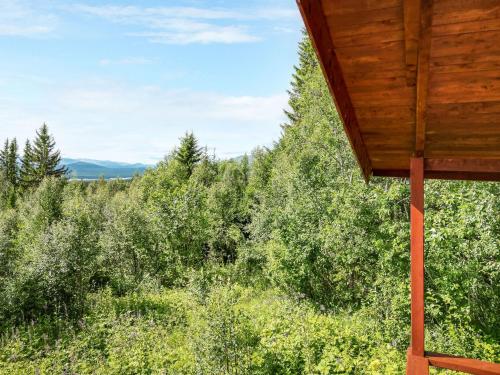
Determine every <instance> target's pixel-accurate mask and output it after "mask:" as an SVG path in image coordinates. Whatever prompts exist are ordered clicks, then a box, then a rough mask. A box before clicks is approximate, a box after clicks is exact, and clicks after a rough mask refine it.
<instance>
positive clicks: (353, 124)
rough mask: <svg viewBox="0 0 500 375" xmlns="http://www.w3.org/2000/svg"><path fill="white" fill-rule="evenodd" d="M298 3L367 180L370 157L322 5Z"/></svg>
mask: <svg viewBox="0 0 500 375" xmlns="http://www.w3.org/2000/svg"><path fill="white" fill-rule="evenodd" d="M297 4H298V6H299V8H300V11H301V13H302V17H303V18H304V20H305V23H306V27H307V29H308V31H309V34H310V35H312V39H313V44H314V46H315V49H316V53H317V54H318V57H319V60H320V61H321V66H322V69H323V73H324V74H325V76H326V77H327V81H328V86H329V88H330V91H331V93H332V96H333V98H334V99H335V104H336V106H337V109H338V111H339V113H340V115H341V117H342V119H343V124H344V129H345V131H346V133H347V135H348V137H349V141H350V143H351V146H352V147H353V149H354V150H355V151H356V156H357V160H358V163H359V165H360V167H361V169H362V171H363V175H364V176H365V178H366V180H368V179H369V177H370V175H371V172H372V169H371V163H370V158H369V156H368V152H367V150H366V146H365V144H364V141H363V137H362V135H361V132H360V130H359V125H358V121H357V118H356V113H355V111H354V107H353V105H352V102H351V98H350V95H349V92H348V91H347V86H346V84H345V81H344V76H343V73H342V69H341V67H340V63H339V61H338V58H337V55H336V52H335V48H334V45H333V42H332V39H331V35H330V32H329V27H328V24H327V22H326V19H325V16H324V13H323V8H322V5H321V2H320V1H318V0H298V1H297Z"/></svg>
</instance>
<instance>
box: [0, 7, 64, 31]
mask: <svg viewBox="0 0 500 375" xmlns="http://www.w3.org/2000/svg"><path fill="white" fill-rule="evenodd" d="M56 22H57V17H56V16H55V15H53V14H48V13H43V12H39V11H36V10H35V6H34V4H33V3H30V2H27V1H20V0H0V36H20V37H40V36H46V35H48V34H50V33H51V32H52V31H53V30H54V28H55V24H56Z"/></svg>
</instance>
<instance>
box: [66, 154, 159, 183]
mask: <svg viewBox="0 0 500 375" xmlns="http://www.w3.org/2000/svg"><path fill="white" fill-rule="evenodd" d="M61 164H63V165H66V166H67V167H68V169H69V175H70V177H71V178H73V179H83V180H96V179H99V178H101V177H102V178H105V179H112V178H132V177H133V176H134V175H136V174H139V175H142V174H143V173H144V171H145V170H146V169H147V168H148V167H150V166H148V165H145V164H127V163H120V162H113V161H101V160H89V159H81V160H79V159H62V160H61Z"/></svg>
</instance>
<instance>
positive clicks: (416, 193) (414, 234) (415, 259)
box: [410, 157, 425, 375]
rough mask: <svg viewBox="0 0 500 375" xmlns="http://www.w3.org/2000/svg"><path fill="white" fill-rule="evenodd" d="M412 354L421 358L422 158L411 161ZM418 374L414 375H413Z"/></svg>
mask: <svg viewBox="0 0 500 375" xmlns="http://www.w3.org/2000/svg"><path fill="white" fill-rule="evenodd" d="M410 191H411V206H410V227H411V236H410V247H411V355H412V356H416V357H423V356H424V341H425V340H424V159H423V158H422V157H419V158H412V159H411V160H410ZM415 375H417V373H415Z"/></svg>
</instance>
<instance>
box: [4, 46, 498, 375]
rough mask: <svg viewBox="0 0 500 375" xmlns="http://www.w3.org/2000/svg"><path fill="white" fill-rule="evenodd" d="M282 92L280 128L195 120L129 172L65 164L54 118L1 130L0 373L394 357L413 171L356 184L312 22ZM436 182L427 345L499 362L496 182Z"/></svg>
mask: <svg viewBox="0 0 500 375" xmlns="http://www.w3.org/2000/svg"><path fill="white" fill-rule="evenodd" d="M289 96H290V98H289V104H290V110H288V111H287V112H286V114H287V118H288V120H287V122H286V123H285V124H282V134H281V138H280V139H279V140H278V141H277V142H276V143H275V144H274V145H273V146H272V147H268V148H265V147H261V148H257V149H255V150H254V151H253V153H252V154H251V155H249V156H245V157H243V158H242V159H241V160H219V159H217V158H215V157H214V156H212V155H210V154H208V153H207V152H206V151H205V150H206V149H204V148H203V147H201V145H199V142H198V141H197V139H196V137H195V135H194V134H192V133H186V135H185V136H184V137H183V138H182V139H181V140H180V143H179V146H178V147H177V149H175V150H174V151H172V152H171V153H170V154H168V155H167V156H166V157H165V159H164V160H163V161H161V162H160V163H159V164H158V165H157V166H156V167H154V168H151V169H149V170H147V171H146V173H145V174H144V176H137V177H135V178H134V179H132V180H131V181H120V180H115V181H105V180H102V179H101V180H99V181H95V182H79V181H69V180H68V179H67V178H65V169H64V167H61V166H60V165H59V164H58V162H59V160H60V154H59V152H58V151H57V146H56V144H55V140H54V137H53V136H52V135H51V134H50V132H49V129H48V127H47V126H45V125H44V126H42V127H41V128H40V129H39V130H38V132H37V135H36V138H35V140H34V141H33V142H32V143H27V144H26V146H25V147H24V151H23V152H22V155H21V156H22V157H19V151H18V146H17V143H16V142H14V141H13V140H11V141H10V142H7V143H6V147H4V149H3V151H2V152H1V153H0V169H1V178H0V208H1V211H0V301H1V303H0V373H2V374H214V375H215V374H242V375H243V374H262V375H263V374H287V375H292V374H322V375H326V374H380V375H382V374H403V373H404V371H405V370H404V369H405V356H406V349H407V348H408V345H409V337H410V334H409V333H410V316H409V312H410V308H409V306H410V298H409V268H410V262H409V260H410V259H409V247H410V246H409V199H410V196H409V185H408V181H407V180H404V179H381V178H378V179H377V178H374V179H373V180H372V181H371V182H370V183H369V184H367V183H365V181H364V179H363V178H362V176H361V172H360V170H359V168H358V166H357V164H356V161H355V159H354V157H353V154H352V151H351V148H350V145H349V142H348V140H347V138H346V137H345V134H344V131H343V127H342V123H341V121H340V119H339V116H338V114H337V112H336V110H335V106H334V105H333V102H332V99H331V96H330V94H329V91H328V88H327V85H326V83H325V81H324V78H323V75H322V73H321V69H320V67H319V64H318V62H317V59H316V56H315V54H314V51H313V48H312V47H311V44H310V42H309V40H308V39H307V38H306V37H305V38H304V39H303V41H302V42H301V43H300V45H299V62H298V64H297V67H296V69H295V73H294V75H293V77H292V79H291V88H290V91H289ZM55 137H57V134H56V135H55ZM425 189H426V196H427V200H426V212H427V214H426V215H427V216H426V227H425V230H426V243H425V246H426V254H425V256H426V264H427V268H426V273H425V282H426V296H425V298H426V308H427V310H426V324H427V325H426V347H427V348H428V349H429V350H432V351H438V352H445V353H453V354H456V355H467V356H468V357H472V358H481V359H483V360H488V361H492V362H499V361H500V314H499V311H500V251H499V248H500V185H499V184H498V183H487V182H448V181H437V180H436V181H428V182H426V187H425ZM432 371H434V372H433V373H435V374H437V373H440V374H446V373H449V374H451V372H446V371H440V372H438V370H432Z"/></svg>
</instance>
